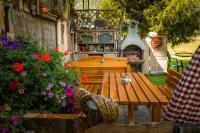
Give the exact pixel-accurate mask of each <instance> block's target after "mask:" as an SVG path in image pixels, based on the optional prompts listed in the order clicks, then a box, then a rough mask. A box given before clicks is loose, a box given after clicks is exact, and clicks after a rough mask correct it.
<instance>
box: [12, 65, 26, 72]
mask: <svg viewBox="0 0 200 133" xmlns="http://www.w3.org/2000/svg"><path fill="white" fill-rule="evenodd" d="M14 70H15V72H19V73H20V72H22V71H23V70H24V68H23V64H22V63H15V64H14Z"/></svg>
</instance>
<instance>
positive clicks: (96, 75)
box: [69, 60, 131, 83]
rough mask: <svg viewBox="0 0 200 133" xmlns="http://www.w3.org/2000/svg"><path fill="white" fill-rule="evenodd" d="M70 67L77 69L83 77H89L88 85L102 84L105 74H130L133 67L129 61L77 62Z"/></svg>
mask: <svg viewBox="0 0 200 133" xmlns="http://www.w3.org/2000/svg"><path fill="white" fill-rule="evenodd" d="M69 67H75V68H76V70H77V71H79V72H80V74H81V75H84V74H85V75H87V83H102V80H103V74H104V73H105V72H119V73H122V72H125V73H126V72H130V71H131V66H130V65H129V64H128V62H127V61H116V60H115V61H112V60H106V61H105V62H100V61H97V60H96V61H77V62H72V64H70V65H69ZM80 78H81V77H80Z"/></svg>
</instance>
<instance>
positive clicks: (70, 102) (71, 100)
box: [67, 96, 75, 104]
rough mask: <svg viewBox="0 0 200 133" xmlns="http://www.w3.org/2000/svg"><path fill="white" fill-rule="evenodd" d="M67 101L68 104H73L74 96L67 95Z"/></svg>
mask: <svg viewBox="0 0 200 133" xmlns="http://www.w3.org/2000/svg"><path fill="white" fill-rule="evenodd" d="M67 102H68V103H69V104H74V103H75V99H74V97H73V96H70V97H68V98H67Z"/></svg>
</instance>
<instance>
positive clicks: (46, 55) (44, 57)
mask: <svg viewBox="0 0 200 133" xmlns="http://www.w3.org/2000/svg"><path fill="white" fill-rule="evenodd" d="M41 60H42V61H44V62H49V61H50V60H51V57H50V56H49V55H48V54H42V55H41Z"/></svg>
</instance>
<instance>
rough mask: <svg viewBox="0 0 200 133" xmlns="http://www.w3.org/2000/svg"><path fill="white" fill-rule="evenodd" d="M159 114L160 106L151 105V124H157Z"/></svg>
mask: <svg viewBox="0 0 200 133" xmlns="http://www.w3.org/2000/svg"><path fill="white" fill-rule="evenodd" d="M160 114H161V107H160V104H155V105H152V122H159V121H160Z"/></svg>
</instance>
